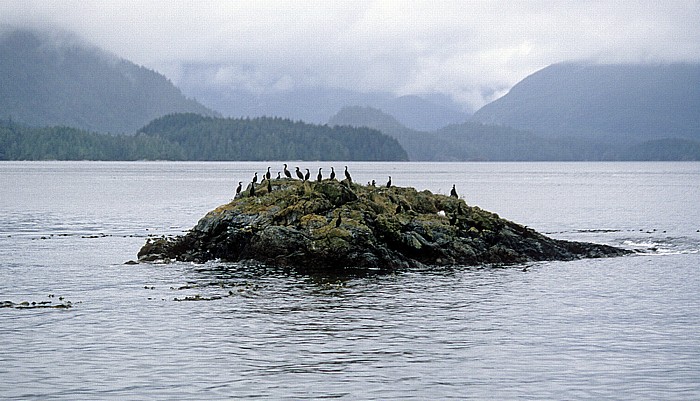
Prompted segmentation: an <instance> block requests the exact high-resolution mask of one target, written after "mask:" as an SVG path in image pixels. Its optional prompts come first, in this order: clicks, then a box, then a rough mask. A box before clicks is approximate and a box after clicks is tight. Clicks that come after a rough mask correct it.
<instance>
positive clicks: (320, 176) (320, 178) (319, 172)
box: [316, 167, 323, 182]
mask: <svg viewBox="0 0 700 401" xmlns="http://www.w3.org/2000/svg"><path fill="white" fill-rule="evenodd" d="M322 168H323V167H321V168H319V169H318V175H317V176H316V181H318V182H321V180H322V179H323V174H321V169H322Z"/></svg>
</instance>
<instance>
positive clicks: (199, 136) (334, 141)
mask: <svg viewBox="0 0 700 401" xmlns="http://www.w3.org/2000/svg"><path fill="white" fill-rule="evenodd" d="M139 135H146V136H150V137H157V138H161V139H165V140H167V141H169V142H171V143H174V144H177V145H178V146H180V147H181V149H183V152H184V155H185V159H186V160H364V161H380V160H397V161H400V160H408V156H407V155H406V151H405V150H404V149H403V148H402V147H401V145H399V143H398V142H397V141H396V140H395V139H394V138H391V137H389V136H387V135H384V134H382V133H381V132H379V131H377V130H374V129H370V128H354V127H347V126H346V127H329V126H327V125H312V124H306V123H303V122H301V121H297V122H294V121H292V120H289V119H282V118H271V117H258V118H252V119H251V118H237V119H234V118H212V117H205V116H201V115H198V114H192V113H186V114H171V115H168V116H165V117H161V118H158V119H156V120H154V121H152V122H151V123H149V124H148V125H146V126H145V127H143V128H142V129H141V130H139V132H138V134H137V136H139Z"/></svg>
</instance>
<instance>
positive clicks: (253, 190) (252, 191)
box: [248, 182, 255, 197]
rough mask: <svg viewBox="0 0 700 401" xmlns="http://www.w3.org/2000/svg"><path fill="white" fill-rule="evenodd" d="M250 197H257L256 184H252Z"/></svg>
mask: <svg viewBox="0 0 700 401" xmlns="http://www.w3.org/2000/svg"><path fill="white" fill-rule="evenodd" d="M248 195H250V196H251V197H252V196H255V182H251V183H250V193H249V194H248Z"/></svg>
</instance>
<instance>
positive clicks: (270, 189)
mask: <svg viewBox="0 0 700 401" xmlns="http://www.w3.org/2000/svg"><path fill="white" fill-rule="evenodd" d="M270 192H272V182H270V180H267V193H268V194H269V193H270Z"/></svg>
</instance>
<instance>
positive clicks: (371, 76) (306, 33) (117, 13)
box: [0, 0, 700, 108]
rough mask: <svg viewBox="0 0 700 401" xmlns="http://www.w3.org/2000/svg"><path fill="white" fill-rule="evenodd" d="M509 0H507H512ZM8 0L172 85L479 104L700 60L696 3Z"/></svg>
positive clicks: (19, 12) (13, 16) (10, 19)
mask: <svg viewBox="0 0 700 401" xmlns="http://www.w3.org/2000/svg"><path fill="white" fill-rule="evenodd" d="M511 3H512V4H511ZM511 3H508V2H500V1H473V2H464V1H453V2H428V1H425V2H405V1H373V2H370V1H367V2H363V1H360V2H357V1H353V2H326V1H317V2H298V1H276V2H273V1H265V2H257V1H235V2H219V1H204V2H191V1H163V0H160V1H143V2H133V1H119V0H115V1H110V2H103V1H94V2H89V1H88V2H86V1H61V2H45V1H27V0H23V1H4V2H2V3H0V24H5V25H11V26H18V27H30V28H38V29H62V30H68V31H71V32H75V33H76V34H77V35H79V36H80V37H82V38H84V39H85V40H87V41H90V42H92V43H94V44H96V45H98V46H100V47H102V48H104V49H106V50H108V51H111V52H113V53H115V54H117V55H119V56H120V57H124V58H126V59H129V60H132V61H134V62H136V63H138V64H141V65H145V66H147V67H149V68H153V69H156V70H158V71H160V72H162V73H164V74H165V75H167V76H168V77H169V78H171V79H172V80H173V81H174V82H175V83H176V84H177V83H180V82H179V81H180V80H182V79H185V78H187V79H192V77H191V75H188V74H183V71H184V70H183V69H184V68H186V67H187V66H190V67H191V66H194V65H197V66H201V67H202V71H205V72H206V74H205V75H204V76H201V77H200V78H198V79H201V80H203V81H205V82H206V83H209V84H217V85H228V86H230V87H234V88H248V89H251V90H255V91H275V90H286V89H290V88H294V87H306V86H330V87H334V88H345V89H351V90H360V91H368V92H369V91H388V92H392V93H396V94H399V95H404V94H415V93H435V92H437V93H444V94H448V95H450V96H451V97H452V98H453V99H454V100H456V101H458V102H461V103H462V104H463V105H464V106H465V108H478V107H479V106H481V105H483V104H484V103H485V102H487V101H489V100H492V99H493V98H495V97H497V96H500V95H502V94H503V93H505V92H506V91H507V90H508V89H509V88H510V87H511V86H512V85H514V84H515V83H517V82H518V81H519V80H521V79H523V78H524V77H525V76H527V75H529V74H531V73H534V72H535V71H537V70H539V69H541V68H544V67H546V66H547V65H549V64H552V63H557V62H562V61H570V60H581V59H584V60H589V61H594V62H673V61H698V60H699V59H700V27H699V26H700V24H698V23H697V16H698V15H700V2H698V1H674V2H658V1H641V2H617V1H558V2H550V1H524V2H511Z"/></svg>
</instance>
